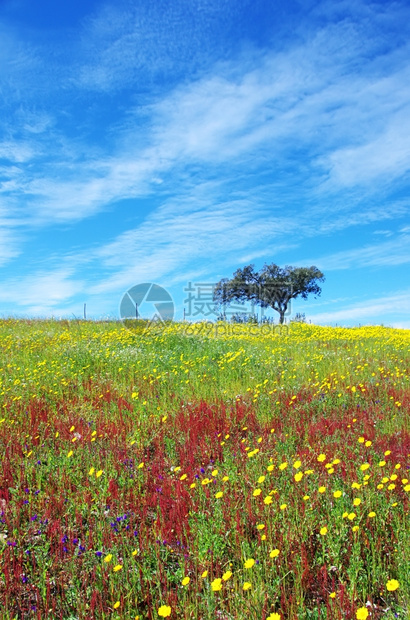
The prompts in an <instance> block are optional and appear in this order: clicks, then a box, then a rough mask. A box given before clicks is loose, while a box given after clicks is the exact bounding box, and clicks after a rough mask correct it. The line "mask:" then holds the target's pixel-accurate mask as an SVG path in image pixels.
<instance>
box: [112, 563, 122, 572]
mask: <svg viewBox="0 0 410 620" xmlns="http://www.w3.org/2000/svg"><path fill="white" fill-rule="evenodd" d="M121 569H122V564H117V565H116V566H114V568H113V571H114V573H118V571H119V570H121Z"/></svg>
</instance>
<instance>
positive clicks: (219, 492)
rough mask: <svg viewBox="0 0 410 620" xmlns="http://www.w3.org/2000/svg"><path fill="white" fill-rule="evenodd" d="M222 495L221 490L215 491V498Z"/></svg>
mask: <svg viewBox="0 0 410 620" xmlns="http://www.w3.org/2000/svg"><path fill="white" fill-rule="evenodd" d="M222 496H223V492H222V491H218V493H215V497H216V499H219V498H220V497H222Z"/></svg>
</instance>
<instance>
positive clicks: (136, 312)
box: [135, 303, 138, 319]
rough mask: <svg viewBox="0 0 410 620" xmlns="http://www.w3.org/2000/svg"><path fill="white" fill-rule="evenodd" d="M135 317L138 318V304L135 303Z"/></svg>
mask: <svg viewBox="0 0 410 620" xmlns="http://www.w3.org/2000/svg"><path fill="white" fill-rule="evenodd" d="M135 318H136V319H138V304H137V303H136V304H135Z"/></svg>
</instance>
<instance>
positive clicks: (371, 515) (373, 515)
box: [368, 511, 376, 519]
mask: <svg viewBox="0 0 410 620" xmlns="http://www.w3.org/2000/svg"><path fill="white" fill-rule="evenodd" d="M368 516H369V517H370V518H371V519H372V518H373V517H375V516H376V513H375V512H373V511H372V512H369V514H368Z"/></svg>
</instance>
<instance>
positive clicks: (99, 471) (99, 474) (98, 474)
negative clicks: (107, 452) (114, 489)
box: [95, 469, 103, 478]
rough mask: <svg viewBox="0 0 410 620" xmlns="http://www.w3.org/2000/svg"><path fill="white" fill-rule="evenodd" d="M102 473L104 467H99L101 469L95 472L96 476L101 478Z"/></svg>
mask: <svg viewBox="0 0 410 620" xmlns="http://www.w3.org/2000/svg"><path fill="white" fill-rule="evenodd" d="M102 473H103V470H102V469H99V470H98V471H97V473H96V474H95V477H96V478H99V477H100V476H102Z"/></svg>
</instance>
